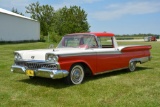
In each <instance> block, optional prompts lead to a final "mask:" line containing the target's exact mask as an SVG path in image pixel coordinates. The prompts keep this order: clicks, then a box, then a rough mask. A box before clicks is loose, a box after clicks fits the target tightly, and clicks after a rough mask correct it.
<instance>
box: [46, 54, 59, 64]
mask: <svg viewBox="0 0 160 107" xmlns="http://www.w3.org/2000/svg"><path fill="white" fill-rule="evenodd" d="M57 60H58V57H57V56H55V55H53V54H49V55H47V57H46V61H49V62H54V63H55V62H56V61H57Z"/></svg>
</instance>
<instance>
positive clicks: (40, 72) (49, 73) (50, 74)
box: [11, 65, 69, 79]
mask: <svg viewBox="0 0 160 107" xmlns="http://www.w3.org/2000/svg"><path fill="white" fill-rule="evenodd" d="M26 70H27V69H26V68H25V67H22V66H17V65H12V66H11V72H13V73H20V74H26ZM33 71H34V76H37V77H45V78H52V79H59V78H64V77H66V76H67V75H68V74H69V72H68V71H66V70H50V69H45V68H41V69H37V70H33Z"/></svg>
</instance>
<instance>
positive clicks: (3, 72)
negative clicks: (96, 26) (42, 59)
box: [0, 42, 160, 107]
mask: <svg viewBox="0 0 160 107" xmlns="http://www.w3.org/2000/svg"><path fill="white" fill-rule="evenodd" d="M119 44H121V45H128V44H136V45H137V44H144V45H152V50H151V53H152V56H153V59H152V60H151V61H150V62H147V63H144V64H142V65H140V64H138V65H137V70H136V71H135V72H127V71H125V70H121V71H115V72H112V73H107V74H103V75H98V76H93V77H86V78H85V81H84V82H83V83H82V84H80V85H74V86H68V85H65V84H64V83H63V80H62V79H60V80H52V79H44V78H37V79H35V80H30V79H29V78H28V77H27V76H25V75H21V74H13V73H11V72H10V66H11V65H12V64H13V60H14V59H13V58H14V56H13V52H14V51H15V50H24V49H37V48H46V47H48V45H49V44H48V43H40V42H38V43H21V44H1V45H0V107H37V106H38V107H68V106H69V107H160V42H119Z"/></svg>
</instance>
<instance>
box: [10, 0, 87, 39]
mask: <svg viewBox="0 0 160 107" xmlns="http://www.w3.org/2000/svg"><path fill="white" fill-rule="evenodd" d="M25 8H26V13H29V14H30V17H31V18H33V19H35V20H38V21H39V22H40V33H41V40H43V39H44V37H45V36H47V35H50V38H51V40H52V41H54V42H57V41H58V40H57V39H58V38H60V37H61V36H63V35H65V34H68V33H78V32H89V28H90V25H89V23H88V22H87V13H86V12H85V11H84V10H83V9H81V7H80V6H70V7H69V8H68V7H66V6H64V7H62V8H60V9H58V10H55V9H54V7H52V6H51V5H48V4H47V5H40V3H39V2H36V3H31V4H29V5H28V6H26V7H25ZM12 12H15V13H18V14H21V15H24V14H23V13H20V12H19V11H18V10H17V9H15V8H12Z"/></svg>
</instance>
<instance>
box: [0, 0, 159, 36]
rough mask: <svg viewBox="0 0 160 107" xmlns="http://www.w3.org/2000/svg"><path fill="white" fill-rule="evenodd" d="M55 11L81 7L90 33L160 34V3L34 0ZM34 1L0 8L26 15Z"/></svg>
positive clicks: (3, 1) (11, 1)
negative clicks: (49, 6) (63, 8)
mask: <svg viewBox="0 0 160 107" xmlns="http://www.w3.org/2000/svg"><path fill="white" fill-rule="evenodd" d="M37 1H39V3H40V4H41V5H45V4H49V5H51V6H52V7H54V9H55V10H57V9H59V8H62V7H64V6H67V7H69V6H73V5H77V6H80V7H81V8H82V9H84V10H85V12H86V13H87V14H88V18H87V19H88V22H89V24H90V26H91V28H90V31H93V32H96V31H98V32H101V31H102V32H103V31H106V32H112V33H115V34H139V33H145V34H148V33H152V34H160V0H37ZM35 2H36V0H0V8H3V9H6V10H11V9H12V8H13V7H14V8H17V9H18V11H20V12H22V13H25V6H28V5H29V4H31V3H35ZM25 16H29V15H28V14H25Z"/></svg>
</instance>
